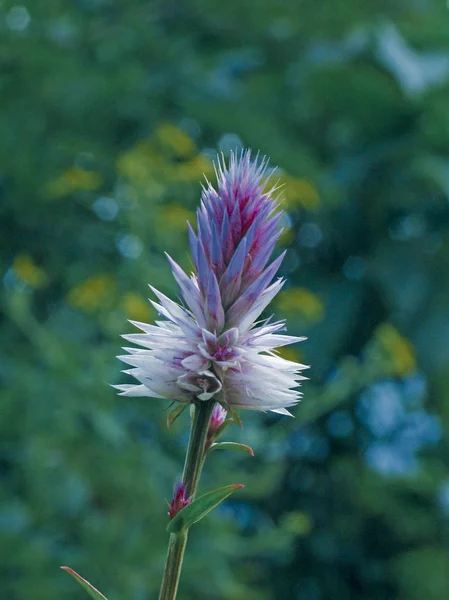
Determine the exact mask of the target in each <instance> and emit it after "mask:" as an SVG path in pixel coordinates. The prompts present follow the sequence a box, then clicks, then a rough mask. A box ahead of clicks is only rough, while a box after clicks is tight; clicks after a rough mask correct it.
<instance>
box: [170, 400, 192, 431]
mask: <svg viewBox="0 0 449 600" xmlns="http://www.w3.org/2000/svg"><path fill="white" fill-rule="evenodd" d="M187 406H188V404H182V403H181V402H177V403H176V404H175V406H174V407H173V408H172V409H171V410H170V411H169V413H168V415H167V428H168V429H170V427H171V426H172V425H173V423H174V422H175V421H176V419H177V418H178V417H179V415H180V414H181V413H183V412H184V411H185V409H186V408H187Z"/></svg>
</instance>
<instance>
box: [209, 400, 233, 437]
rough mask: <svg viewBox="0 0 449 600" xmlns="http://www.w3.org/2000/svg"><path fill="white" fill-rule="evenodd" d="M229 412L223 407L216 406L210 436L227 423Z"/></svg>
mask: <svg viewBox="0 0 449 600" xmlns="http://www.w3.org/2000/svg"><path fill="white" fill-rule="evenodd" d="M227 414H228V413H227V411H226V410H225V409H224V408H223V407H222V406H221V404H216V405H215V406H214V409H213V411H212V415H211V418H210V422H209V432H208V433H209V435H211V434H214V433H216V432H217V430H218V429H219V428H220V427H221V426H222V425H223V423H224V422H225V421H226V416H227Z"/></svg>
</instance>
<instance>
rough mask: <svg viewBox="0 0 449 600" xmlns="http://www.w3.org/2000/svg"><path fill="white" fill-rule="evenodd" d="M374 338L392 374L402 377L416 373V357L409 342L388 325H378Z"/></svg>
mask: <svg viewBox="0 0 449 600" xmlns="http://www.w3.org/2000/svg"><path fill="white" fill-rule="evenodd" d="M375 338H376V340H377V341H378V342H379V344H380V345H381V347H382V349H383V350H384V351H385V352H386V355H387V359H388V362H389V367H390V370H391V372H392V373H394V374H396V375H399V376H401V377H404V376H406V375H409V374H410V373H413V372H414V371H416V355H415V350H414V348H413V346H412V344H411V342H410V341H409V340H408V339H407V338H405V337H404V336H403V335H401V334H400V333H399V331H398V330H397V329H396V328H395V327H393V325H391V324H390V323H383V324H382V325H379V327H378V328H377V329H376V332H375Z"/></svg>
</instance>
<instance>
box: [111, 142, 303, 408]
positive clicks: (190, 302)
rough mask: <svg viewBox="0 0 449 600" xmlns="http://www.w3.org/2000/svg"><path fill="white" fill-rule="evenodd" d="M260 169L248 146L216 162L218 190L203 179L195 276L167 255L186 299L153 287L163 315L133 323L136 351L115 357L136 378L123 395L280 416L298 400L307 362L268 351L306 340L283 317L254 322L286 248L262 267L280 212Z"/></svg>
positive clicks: (193, 242) (193, 238)
mask: <svg viewBox="0 0 449 600" xmlns="http://www.w3.org/2000/svg"><path fill="white" fill-rule="evenodd" d="M266 168H267V162H266V160H265V159H262V160H257V157H256V160H255V161H252V160H251V152H250V151H249V150H247V151H244V152H243V151H242V153H241V154H231V158H230V162H229V166H226V165H225V162H224V159H223V158H222V159H221V160H219V161H218V165H217V166H216V175H217V181H218V185H217V189H215V188H214V187H213V186H212V185H211V184H210V183H209V182H207V185H206V186H205V187H204V189H203V194H202V199H201V205H200V208H199V209H198V211H197V233H195V232H194V230H193V229H192V227H190V225H189V241H190V248H191V251H192V257H193V262H194V265H195V272H194V273H192V274H191V275H190V276H188V275H187V274H186V273H185V272H184V271H183V270H182V269H181V267H180V266H179V265H178V264H177V263H176V262H175V261H174V260H173V259H172V258H171V257H170V256H168V260H169V263H170V266H171V269H172V273H173V276H174V278H175V279H176V281H177V283H178V285H179V288H180V291H181V294H182V298H183V305H181V304H178V303H175V302H173V301H172V300H170V299H169V298H168V297H167V296H165V295H164V294H162V293H161V292H159V291H158V290H156V289H154V288H151V289H152V290H153V292H154V294H155V295H156V297H157V299H158V302H152V303H153V305H154V307H155V308H156V310H157V311H158V313H159V314H160V315H161V317H163V320H160V321H156V325H147V324H146V323H138V322H134V321H132V323H133V324H134V325H136V326H137V327H138V328H139V329H140V330H141V331H142V332H143V333H138V334H131V335H125V336H123V337H124V338H125V339H127V340H128V341H130V342H132V343H134V344H137V345H139V346H141V348H126V350H127V352H128V354H127V355H125V356H121V357H119V358H120V359H121V360H123V361H124V362H125V363H127V364H129V365H131V367H132V369H130V370H128V371H126V372H127V373H129V374H130V375H132V376H133V377H135V378H136V379H137V380H138V381H139V385H120V386H116V387H118V388H119V389H120V391H121V393H122V395H125V396H153V397H159V398H167V399H169V400H175V401H178V402H188V403H190V402H195V401H197V400H208V399H210V398H214V399H216V400H217V401H219V402H220V403H221V404H222V405H223V406H225V407H228V408H229V407H241V408H252V409H256V410H264V411H266V410H271V411H273V412H279V413H283V414H290V413H289V412H288V411H287V410H286V408H287V407H289V406H292V405H294V404H296V403H297V402H298V401H299V398H300V396H301V394H300V392H299V391H298V390H297V387H298V385H299V384H300V381H301V380H302V379H305V378H304V377H303V376H302V375H301V374H300V372H301V371H302V370H303V369H305V368H306V367H305V366H304V365H301V364H299V363H296V362H293V361H288V360H285V359H283V358H281V357H280V356H278V355H277V354H276V353H275V349H276V348H278V347H280V346H285V345H287V344H292V343H295V342H299V341H301V340H303V339H304V338H298V337H293V336H288V335H284V334H282V333H281V332H282V331H284V330H285V324H284V322H283V321H277V322H273V323H272V322H270V319H268V320H266V321H262V322H256V320H257V319H258V317H259V316H260V314H261V313H262V312H263V310H264V309H265V308H266V307H267V306H268V304H269V303H270V301H271V300H272V299H273V298H274V296H275V295H276V294H277V293H278V292H279V290H280V289H281V287H282V285H283V283H284V281H283V279H281V278H278V279H276V280H275V281H274V282H273V279H274V277H275V275H276V273H277V271H278V269H279V267H280V265H281V262H282V259H283V256H284V254H281V255H280V256H279V257H278V258H276V259H275V260H274V261H273V262H271V263H270V264H268V263H269V259H270V256H271V254H272V252H273V250H274V247H275V245H276V241H277V239H278V237H279V235H280V229H279V221H280V219H281V216H282V212H281V211H280V210H279V208H278V204H277V201H276V199H275V191H276V187H273V188H272V189H271V190H269V191H265V186H266Z"/></svg>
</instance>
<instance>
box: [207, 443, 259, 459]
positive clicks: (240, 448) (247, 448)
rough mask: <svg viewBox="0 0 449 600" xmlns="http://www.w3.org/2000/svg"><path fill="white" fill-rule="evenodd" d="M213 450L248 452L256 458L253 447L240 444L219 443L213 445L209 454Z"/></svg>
mask: <svg viewBox="0 0 449 600" xmlns="http://www.w3.org/2000/svg"><path fill="white" fill-rule="evenodd" d="M212 450H237V451H238V452H247V453H248V454H249V455H250V456H254V450H253V449H252V448H251V446H247V445H246V444H239V443H238V442H217V443H216V444H212V446H211V447H210V448H209V452H211V451H212Z"/></svg>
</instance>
